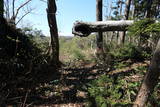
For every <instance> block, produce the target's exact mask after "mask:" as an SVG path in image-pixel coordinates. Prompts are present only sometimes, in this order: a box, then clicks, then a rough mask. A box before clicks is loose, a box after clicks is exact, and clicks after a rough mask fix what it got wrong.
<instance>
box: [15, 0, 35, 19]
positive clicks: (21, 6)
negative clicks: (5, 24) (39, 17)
mask: <svg viewBox="0 0 160 107" xmlns="http://www.w3.org/2000/svg"><path fill="white" fill-rule="evenodd" d="M30 1H32V0H28V1H26V2H25V3H23V4H22V5H20V7H18V8H17V10H16V14H15V15H14V16H12V19H15V18H16V17H17V15H18V13H19V11H20V9H21V8H23V7H24V6H25V5H26V4H28V3H29V2H30Z"/></svg>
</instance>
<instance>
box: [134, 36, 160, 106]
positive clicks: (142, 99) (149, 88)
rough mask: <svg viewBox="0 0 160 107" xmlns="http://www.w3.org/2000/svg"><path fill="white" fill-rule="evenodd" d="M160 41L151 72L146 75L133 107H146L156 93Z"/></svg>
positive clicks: (150, 68) (152, 61)
mask: <svg viewBox="0 0 160 107" xmlns="http://www.w3.org/2000/svg"><path fill="white" fill-rule="evenodd" d="M159 65H160V39H159V41H158V44H157V47H156V50H155V52H154V54H153V58H152V60H151V64H150V67H149V71H148V72H147V73H146V75H145V78H144V81H143V83H142V85H141V88H140V90H139V93H138V95H137V98H136V100H135V103H134V105H133V107H144V106H145V104H146V103H147V101H148V97H149V96H150V95H151V94H152V92H153V91H154V87H155V86H156V85H157V83H158V78H159V76H160V72H159V71H160V66H159Z"/></svg>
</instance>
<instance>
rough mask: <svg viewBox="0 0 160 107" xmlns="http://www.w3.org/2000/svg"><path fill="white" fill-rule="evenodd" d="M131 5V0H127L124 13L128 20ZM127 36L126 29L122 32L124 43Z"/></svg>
mask: <svg viewBox="0 0 160 107" xmlns="http://www.w3.org/2000/svg"><path fill="white" fill-rule="evenodd" d="M130 6H131V0H127V1H126V8H125V13H124V19H125V20H128V17H129V11H130ZM125 36H126V32H125V31H124V32H123V33H122V43H123V44H124V42H125Z"/></svg>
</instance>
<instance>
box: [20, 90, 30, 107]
mask: <svg viewBox="0 0 160 107" xmlns="http://www.w3.org/2000/svg"><path fill="white" fill-rule="evenodd" d="M28 93H29V91H27V93H26V96H25V99H24V102H23V104H22V107H25V105H26V101H27V97H28Z"/></svg>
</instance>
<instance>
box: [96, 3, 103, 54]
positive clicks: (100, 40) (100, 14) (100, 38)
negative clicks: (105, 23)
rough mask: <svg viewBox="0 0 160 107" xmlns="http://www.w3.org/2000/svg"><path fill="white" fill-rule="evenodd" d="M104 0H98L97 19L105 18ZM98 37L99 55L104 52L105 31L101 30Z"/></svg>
mask: <svg viewBox="0 0 160 107" xmlns="http://www.w3.org/2000/svg"><path fill="white" fill-rule="evenodd" d="M102 10H103V0H96V21H102V20H103V11H102ZM96 39H97V50H96V51H97V55H98V56H99V55H102V54H103V33H102V32H101V31H99V32H98V33H97V35H96Z"/></svg>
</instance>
